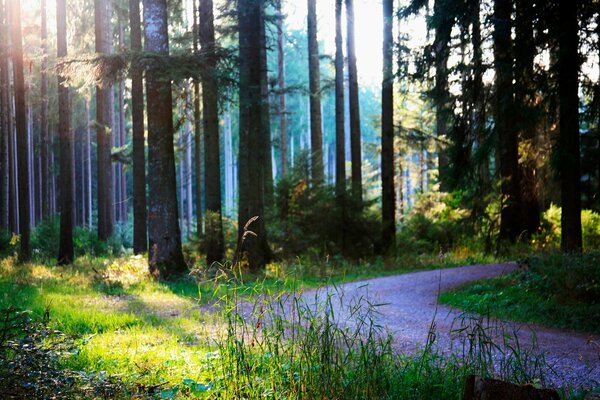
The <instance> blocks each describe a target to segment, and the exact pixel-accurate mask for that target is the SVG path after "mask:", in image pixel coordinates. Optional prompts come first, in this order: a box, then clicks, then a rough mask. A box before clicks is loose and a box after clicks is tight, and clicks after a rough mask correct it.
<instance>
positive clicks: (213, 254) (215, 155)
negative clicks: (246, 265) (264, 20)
mask: <svg viewBox="0 0 600 400" xmlns="http://www.w3.org/2000/svg"><path fill="white" fill-rule="evenodd" d="M200 46H201V47H202V51H203V52H204V53H205V54H206V55H207V59H206V64H205V69H204V70H203V73H202V109H203V115H202V116H203V126H204V173H205V175H204V182H205V183H206V187H205V192H204V195H205V196H206V248H205V251H206V263H207V265H211V264H212V263H214V262H221V261H223V255H224V252H225V245H224V238H223V219H222V215H221V159H220V154H221V151H220V147H219V104H218V100H219V97H218V96H219V93H218V87H217V81H216V75H215V74H216V54H215V50H216V42H215V27H214V21H213V2H212V0H201V1H200Z"/></svg>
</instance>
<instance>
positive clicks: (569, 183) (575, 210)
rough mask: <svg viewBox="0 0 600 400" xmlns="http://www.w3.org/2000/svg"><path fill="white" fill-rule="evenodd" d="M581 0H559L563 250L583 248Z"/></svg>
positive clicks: (560, 171)
mask: <svg viewBox="0 0 600 400" xmlns="http://www.w3.org/2000/svg"><path fill="white" fill-rule="evenodd" d="M578 5H579V1H578V0H574V1H567V0H559V1H558V12H559V14H558V15H560V18H559V19H558V26H557V27H556V30H557V31H556V34H557V36H558V37H557V39H558V97H559V117H558V118H559V122H558V123H559V137H558V159H559V162H558V165H559V166H560V167H559V174H560V188H561V203H562V216H561V221H560V226H561V232H562V234H561V242H560V247H561V249H562V250H563V251H581V248H582V236H581V172H580V171H581V166H580V164H581V161H580V159H581V154H580V148H579V140H580V139H579V97H578V90H579V87H578V86H579V85H578V83H579V82H578V73H579V62H578V61H577V60H579V51H578V47H579V37H578V32H579V24H578V21H577V10H578Z"/></svg>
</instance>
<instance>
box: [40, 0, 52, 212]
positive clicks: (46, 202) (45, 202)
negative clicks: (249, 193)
mask: <svg viewBox="0 0 600 400" xmlns="http://www.w3.org/2000/svg"><path fill="white" fill-rule="evenodd" d="M40 11H41V33H40V36H41V41H42V65H41V72H42V74H41V75H42V76H41V78H40V97H41V102H42V104H41V110H40V131H41V132H40V136H41V149H40V150H41V151H40V153H41V158H42V159H41V163H42V168H41V172H42V176H41V178H42V218H47V217H48V216H50V162H49V158H48V151H49V146H50V138H49V132H48V73H47V69H48V59H47V58H48V43H47V40H48V29H47V21H46V19H47V18H46V17H47V16H46V14H47V12H46V11H47V8H46V0H41V2H40Z"/></svg>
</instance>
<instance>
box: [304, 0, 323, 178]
mask: <svg viewBox="0 0 600 400" xmlns="http://www.w3.org/2000/svg"><path fill="white" fill-rule="evenodd" d="M307 4H308V16H307V23H308V33H307V34H308V80H309V90H310V148H311V153H310V154H311V157H310V166H311V169H310V170H311V178H312V180H313V183H314V184H315V185H320V184H322V183H323V131H322V117H321V83H320V71H319V43H318V41H317V10H316V0H308V3H307Z"/></svg>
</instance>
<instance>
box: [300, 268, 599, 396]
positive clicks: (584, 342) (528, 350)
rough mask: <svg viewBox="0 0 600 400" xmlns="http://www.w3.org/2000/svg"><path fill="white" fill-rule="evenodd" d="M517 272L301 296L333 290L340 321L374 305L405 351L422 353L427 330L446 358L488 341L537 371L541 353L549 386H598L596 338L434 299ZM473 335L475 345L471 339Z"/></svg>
mask: <svg viewBox="0 0 600 400" xmlns="http://www.w3.org/2000/svg"><path fill="white" fill-rule="evenodd" d="M517 268H518V267H517V264H516V263H503V264H487V265H474V266H466V267H458V268H448V269H440V270H432V271H422V272H414V273H408V274H403V275H397V276H390V277H381V278H375V279H370V280H366V281H361V282H352V283H347V284H344V285H340V286H338V287H335V288H323V289H317V290H314V291H309V292H307V293H305V294H304V297H306V298H313V299H317V301H323V299H324V295H325V293H329V294H328V296H329V297H328V298H330V297H331V293H332V292H333V293H334V295H333V296H334V297H336V298H339V299H340V300H339V301H335V300H334V301H333V303H334V304H336V303H339V304H343V305H342V306H339V307H337V308H339V310H337V315H338V318H339V320H340V321H343V320H346V321H350V323H352V322H351V321H352V319H355V318H356V316H353V315H350V314H348V312H344V310H348V309H351V308H348V307H346V306H344V305H347V304H348V303H352V302H353V301H355V300H356V299H361V301H367V302H369V303H370V304H374V305H376V313H375V318H374V319H375V322H376V323H379V324H381V326H383V327H384V328H385V330H386V331H387V332H389V333H390V334H391V335H392V337H393V345H394V348H395V349H396V350H398V351H401V352H404V353H412V352H415V351H416V350H417V349H419V348H421V349H422V348H423V347H424V346H425V345H426V343H427V340H428V337H429V333H430V332H431V333H434V334H435V342H434V346H435V347H436V349H437V350H439V351H441V352H443V353H446V354H449V353H456V352H459V353H462V354H464V353H466V352H468V351H469V347H470V346H471V345H485V344H484V342H485V339H487V338H489V337H491V338H494V339H495V341H496V342H497V343H498V342H502V344H503V345H506V346H508V347H509V348H512V349H514V350H515V353H516V352H518V353H520V354H521V355H525V359H528V360H529V362H530V363H531V364H532V365H530V366H525V367H526V368H530V367H531V368H535V367H536V366H535V365H533V364H536V363H539V362H541V361H542V358H540V357H541V355H542V353H543V357H544V359H545V363H546V364H547V366H548V367H549V371H547V372H546V378H547V379H548V382H549V383H552V384H554V385H557V386H563V385H568V386H579V385H584V386H588V387H598V385H599V384H600V336H598V335H594V334H583V333H578V332H573V331H567V330H559V329H551V328H546V327H543V326H539V325H534V324H522V323H514V322H507V321H499V320H496V319H492V318H489V317H486V316H474V315H467V314H465V313H464V312H462V311H461V310H457V309H454V308H450V307H448V306H444V305H440V304H438V296H439V294H440V293H441V292H443V291H447V290H450V289H453V288H456V287H459V286H462V285H464V284H466V283H468V282H472V281H476V280H481V279H486V278H492V277H495V276H498V275H501V274H505V273H509V272H512V271H514V270H516V269H517ZM340 311H341V312H340ZM477 335H479V336H480V337H479V339H480V342H479V343H475V342H476V341H477V340H474V339H473V338H474V336H477ZM466 336H469V337H466ZM512 355H514V353H513V354H512ZM495 357H500V356H499V355H498V354H496V355H495ZM497 362H501V361H497Z"/></svg>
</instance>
